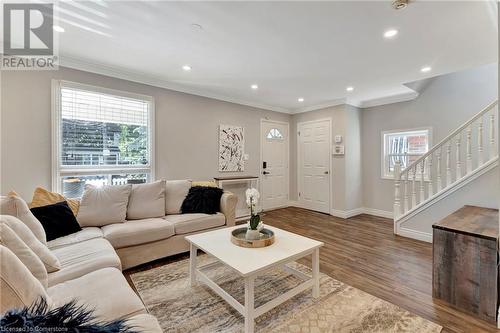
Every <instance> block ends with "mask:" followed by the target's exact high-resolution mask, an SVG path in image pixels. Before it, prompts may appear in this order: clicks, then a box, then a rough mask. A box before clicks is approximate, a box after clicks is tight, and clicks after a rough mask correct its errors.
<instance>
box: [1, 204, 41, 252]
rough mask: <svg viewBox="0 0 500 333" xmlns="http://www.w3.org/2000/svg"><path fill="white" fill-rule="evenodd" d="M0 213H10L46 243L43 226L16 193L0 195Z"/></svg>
mask: <svg viewBox="0 0 500 333" xmlns="http://www.w3.org/2000/svg"><path fill="white" fill-rule="evenodd" d="M0 214H4V215H12V216H15V217H17V218H18V219H20V220H21V221H22V222H23V223H24V224H26V226H27V227H28V228H30V230H31V231H32V232H33V234H34V235H35V237H36V238H38V240H39V241H40V242H42V243H43V244H45V245H46V244H47V237H46V235H45V231H44V230H43V226H42V224H41V223H40V221H38V220H37V219H36V217H35V216H34V215H33V213H32V212H31V211H30V209H29V207H28V204H27V203H26V201H24V200H23V199H22V198H21V197H19V196H17V195H10V194H9V195H8V196H2V197H0Z"/></svg>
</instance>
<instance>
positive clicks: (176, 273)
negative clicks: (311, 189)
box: [131, 255, 442, 333]
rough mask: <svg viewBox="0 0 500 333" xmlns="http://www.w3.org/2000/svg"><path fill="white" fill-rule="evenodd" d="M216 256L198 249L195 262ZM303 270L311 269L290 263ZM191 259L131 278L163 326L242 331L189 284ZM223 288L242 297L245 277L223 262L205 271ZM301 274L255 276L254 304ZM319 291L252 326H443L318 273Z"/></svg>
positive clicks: (224, 309) (373, 330)
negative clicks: (313, 295)
mask: <svg viewBox="0 0 500 333" xmlns="http://www.w3.org/2000/svg"><path fill="white" fill-rule="evenodd" d="M214 261H215V259H213V258H211V257H209V256H207V255H201V256H199V259H198V264H199V265H204V264H208V263H211V262H214ZM289 266H291V267H294V268H296V269H298V270H300V271H302V272H303V273H306V274H310V269H309V268H308V267H306V266H304V265H301V264H298V263H295V262H294V263H291V264H289ZM188 272H189V260H182V261H178V262H175V263H173V264H168V265H164V266H160V267H157V268H153V269H151V270H147V271H143V272H138V273H134V274H132V275H131V279H132V282H133V283H134V285H135V288H136V289H137V291H138V292H139V295H140V297H141V298H142V300H143V302H144V304H145V305H146V307H147V309H148V311H149V312H150V313H151V314H152V315H154V316H156V317H157V318H158V321H159V322H160V325H161V327H162V329H163V330H164V332H176V333H177V332H178V333H185V332H198V333H202V332H203V333H209V332H210V333H212V332H221V333H233V332H243V331H244V327H243V324H244V319H243V317H242V316H241V315H240V314H239V313H238V312H237V311H236V310H234V309H233V308H232V307H231V306H230V305H228V304H227V303H226V302H225V301H224V300H223V299H222V298H220V297H219V296H218V295H216V294H215V293H214V292H212V291H211V290H210V289H209V288H208V287H206V286H203V285H202V284H199V285H198V286H195V287H190V285H189V273H188ZM204 272H205V273H206V274H207V275H208V276H209V277H210V278H211V279H213V280H214V281H216V282H217V283H218V284H219V285H220V286H221V287H222V288H223V289H224V290H225V291H227V292H228V293H229V294H231V295H232V296H233V297H234V298H236V299H237V300H238V301H239V302H240V303H242V304H243V303H244V299H245V292H244V285H243V280H242V279H238V278H237V276H236V275H235V273H234V272H233V271H231V269H229V268H227V267H225V266H223V265H215V266H212V267H211V268H210V269H209V270H208V271H204ZM300 282H301V280H300V279H299V278H297V277H295V276H294V275H292V274H290V273H288V272H287V271H284V270H281V269H280V270H278V269H277V270H274V271H269V272H268V273H266V274H265V275H263V276H261V277H259V278H257V279H256V280H255V297H256V298H255V306H256V307H258V306H259V305H262V304H264V303H266V302H268V301H269V300H272V299H274V298H275V297H277V296H278V295H280V294H282V293H284V292H286V291H287V290H290V289H292V288H294V287H295V286H297V285H298V284H299V283H300ZM320 283H321V284H320V297H319V298H318V299H314V298H313V297H312V293H311V291H310V290H307V291H304V292H303V293H301V294H299V295H297V296H295V297H294V298H292V299H291V300H288V301H286V302H285V303H283V304H281V305H279V306H278V307H276V308H274V309H273V310H271V311H269V312H267V313H265V314H263V315H262V316H260V317H258V318H257V319H256V320H255V332H263V333H270V332H283V333H289V332H300V333H306V332H311V333H312V332H318V333H319V332H346V333H347V332H349V333H361V332H370V333H388V332H412V333H413V332H419V333H431V332H432V333H434V332H440V331H441V328H442V327H441V326H439V325H436V324H434V323H432V322H430V321H428V320H426V319H424V318H421V317H419V316H416V315H414V314H412V313H410V312H408V311H406V310H403V309H401V308H400V307H398V306H396V305H394V304H391V303H388V302H386V301H383V300H381V299H379V298H377V297H375V296H372V295H370V294H367V293H365V292H363V291H361V290H359V289H356V288H353V287H351V286H348V285H346V284H344V283H342V282H340V281H337V280H335V279H333V278H331V277H329V276H328V275H325V274H321V279H320Z"/></svg>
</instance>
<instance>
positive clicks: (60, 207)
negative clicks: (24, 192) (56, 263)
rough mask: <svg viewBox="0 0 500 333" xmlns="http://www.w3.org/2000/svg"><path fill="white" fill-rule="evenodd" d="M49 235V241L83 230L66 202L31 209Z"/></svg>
mask: <svg viewBox="0 0 500 333" xmlns="http://www.w3.org/2000/svg"><path fill="white" fill-rule="evenodd" d="M31 212H32V213H33V215H35V217H36V218H37V219H38V221H40V223H41V224H42V226H43V229H44V230H45V233H46V234H47V241H51V240H53V239H56V238H59V237H63V236H66V235H69V234H72V233H75V232H78V231H80V230H82V228H80V225H79V224H78V222H77V221H76V218H75V215H74V214H73V212H72V211H71V208H69V206H68V203H67V202H66V201H62V202H58V203H55V204H52V205H47V206H42V207H35V208H31Z"/></svg>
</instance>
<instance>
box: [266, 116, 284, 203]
mask: <svg viewBox="0 0 500 333" xmlns="http://www.w3.org/2000/svg"><path fill="white" fill-rule="evenodd" d="M288 127H289V125H288V123H282V122H275V121H270V120H262V122H261V131H260V133H261V154H262V158H261V192H262V193H261V198H262V208H263V209H271V208H277V207H283V206H286V205H287V203H288Z"/></svg>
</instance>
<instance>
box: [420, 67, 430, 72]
mask: <svg viewBox="0 0 500 333" xmlns="http://www.w3.org/2000/svg"><path fill="white" fill-rule="evenodd" d="M431 69H432V68H431V67H429V66H425V67H422V68H421V69H420V71H421V72H422V73H427V72H430V71H431Z"/></svg>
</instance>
